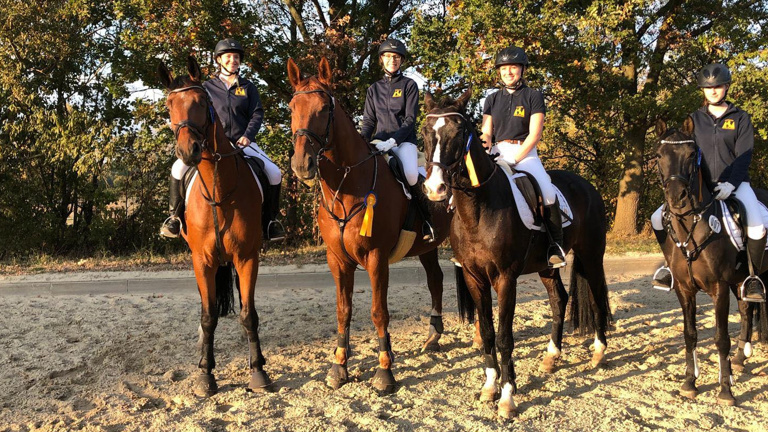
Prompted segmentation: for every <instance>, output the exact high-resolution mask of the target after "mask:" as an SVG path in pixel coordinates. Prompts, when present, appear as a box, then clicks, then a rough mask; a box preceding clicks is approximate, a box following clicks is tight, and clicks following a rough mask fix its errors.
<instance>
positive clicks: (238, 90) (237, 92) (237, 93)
mask: <svg viewBox="0 0 768 432" xmlns="http://www.w3.org/2000/svg"><path fill="white" fill-rule="evenodd" d="M235 96H245V89H244V88H242V87H238V88H236V89H235Z"/></svg>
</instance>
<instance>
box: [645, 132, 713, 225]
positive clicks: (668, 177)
mask: <svg viewBox="0 0 768 432" xmlns="http://www.w3.org/2000/svg"><path fill="white" fill-rule="evenodd" d="M693 128H694V126H693V120H692V119H691V118H690V117H688V118H687V119H686V120H685V122H683V126H682V128H680V129H674V128H672V129H667V125H666V123H665V122H664V121H663V120H659V121H658V122H657V123H656V134H657V136H658V137H659V148H658V150H656V156H657V164H658V169H659V178H660V180H661V184H662V186H663V188H664V197H665V198H666V200H667V203H668V204H669V206H670V207H671V208H672V209H673V210H677V211H686V210H692V209H695V208H697V207H698V205H699V204H700V202H701V200H702V197H701V195H702V188H704V187H705V186H706V185H705V184H703V183H704V182H703V181H702V175H701V151H700V150H699V147H698V146H697V145H696V142H695V141H694V140H693Z"/></svg>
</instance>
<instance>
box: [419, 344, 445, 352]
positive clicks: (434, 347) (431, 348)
mask: <svg viewBox="0 0 768 432" xmlns="http://www.w3.org/2000/svg"><path fill="white" fill-rule="evenodd" d="M424 351H429V352H438V351H440V344H439V343H437V341H435V342H427V343H425V344H424V346H423V347H421V352H424Z"/></svg>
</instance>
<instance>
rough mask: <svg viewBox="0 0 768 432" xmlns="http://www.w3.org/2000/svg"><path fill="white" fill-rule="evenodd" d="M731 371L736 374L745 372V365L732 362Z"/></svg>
mask: <svg viewBox="0 0 768 432" xmlns="http://www.w3.org/2000/svg"><path fill="white" fill-rule="evenodd" d="M731 369H732V370H733V371H734V372H744V363H737V362H734V361H732V362H731Z"/></svg>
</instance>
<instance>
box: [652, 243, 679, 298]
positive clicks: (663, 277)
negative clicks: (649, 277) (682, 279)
mask: <svg viewBox="0 0 768 432" xmlns="http://www.w3.org/2000/svg"><path fill="white" fill-rule="evenodd" d="M653 233H654V234H656V240H657V241H658V242H659V246H662V247H663V246H664V242H666V241H667V230H656V229H654V230H653ZM651 283H652V284H653V287H654V288H656V289H660V290H663V291H669V290H671V289H672V287H673V286H674V282H673V279H672V272H671V271H670V270H669V267H667V266H666V263H665V265H663V266H661V267H659V269H658V270H656V273H654V274H653V281H651Z"/></svg>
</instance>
